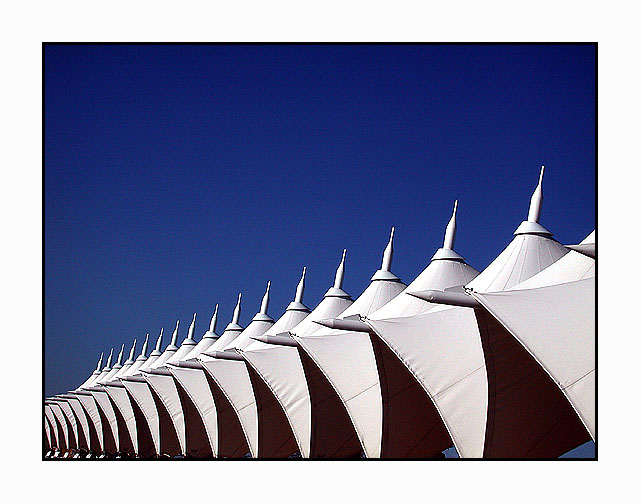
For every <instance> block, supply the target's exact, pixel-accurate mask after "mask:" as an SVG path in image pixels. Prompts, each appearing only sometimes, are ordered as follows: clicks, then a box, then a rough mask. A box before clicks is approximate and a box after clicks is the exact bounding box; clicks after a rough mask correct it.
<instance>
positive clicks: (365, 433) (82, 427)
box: [44, 169, 596, 458]
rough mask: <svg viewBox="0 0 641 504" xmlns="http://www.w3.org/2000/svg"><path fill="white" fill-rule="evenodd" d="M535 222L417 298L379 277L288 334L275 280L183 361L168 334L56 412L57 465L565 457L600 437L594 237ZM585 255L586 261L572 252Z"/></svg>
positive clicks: (50, 431) (191, 342)
mask: <svg viewBox="0 0 641 504" xmlns="http://www.w3.org/2000/svg"><path fill="white" fill-rule="evenodd" d="M542 176H543V169H542V170H541V177H540V178H539V184H538V186H537V188H536V190H535V192H534V194H533V195H532V199H531V202H530V211H529V214H528V219H527V220H526V221H524V222H522V223H521V225H519V226H518V228H517V230H516V231H515V233H514V235H515V236H514V238H513V239H512V241H511V243H510V244H509V245H508V246H507V247H506V248H505V250H503V252H501V254H499V256H498V257H497V258H496V259H495V260H494V261H493V262H492V263H491V264H490V265H489V266H488V267H487V268H486V269H485V270H484V271H483V272H481V273H479V272H478V271H476V270H475V269H474V268H473V267H471V266H469V265H468V264H467V263H466V262H465V260H464V258H463V257H462V256H461V255H459V254H458V253H457V252H455V251H454V240H455V235H456V204H455V207H454V212H453V214H452V218H451V220H450V221H449V223H448V225H447V229H446V232H445V240H444V243H443V247H442V248H439V249H438V250H437V251H436V253H435V254H434V256H433V257H432V260H431V262H430V263H429V265H428V266H427V267H426V268H425V270H424V271H423V272H422V273H421V274H420V275H419V276H418V277H417V278H416V279H414V281H412V282H411V283H410V284H409V285H405V284H404V283H403V282H402V281H401V280H400V279H399V278H398V277H397V276H396V275H394V274H393V273H392V272H391V263H392V256H393V236H394V228H392V233H391V235H390V238H389V242H388V244H387V247H386V248H385V251H384V253H383V262H382V265H381V268H380V269H379V270H377V271H376V272H375V273H374V275H373V277H372V279H371V283H370V284H369V286H368V287H367V289H365V291H364V292H363V293H362V294H361V295H360V296H358V298H356V299H355V300H353V299H352V297H351V296H350V295H349V294H348V293H346V292H345V291H344V290H343V289H342V285H343V277H344V271H345V270H344V267H345V251H343V256H342V258H341V261H340V264H339V266H338V269H337V271H336V276H335V279H334V284H333V286H332V287H331V288H329V289H328V291H327V292H326V293H325V296H324V297H323V299H322V300H321V302H320V303H319V304H318V306H316V307H315V308H314V309H313V310H310V309H309V308H307V306H305V305H304V304H303V291H304V282H305V272H306V271H305V269H303V273H302V277H301V279H300V282H299V283H298V286H297V288H296V295H295V298H294V300H293V301H292V302H291V303H290V304H289V306H288V307H287V310H286V311H285V313H284V314H283V315H282V316H281V317H280V318H279V319H278V320H276V321H274V320H273V319H272V317H270V316H269V315H268V313H267V312H268V304H269V290H270V283H269V282H268V284H267V290H266V292H265V295H264V297H263V300H262V303H261V306H260V310H259V311H258V313H256V315H255V316H254V317H253V319H252V321H251V323H250V324H249V325H248V326H247V327H246V328H243V327H241V326H240V325H239V316H240V306H241V296H240V295H239V296H238V302H237V304H236V307H235V309H234V314H233V317H232V321H231V323H229V324H228V325H227V327H226V328H225V330H224V331H223V333H222V334H221V335H220V336H219V335H217V334H216V320H217V315H218V306H216V310H215V312H214V315H213V317H212V319H211V324H210V327H209V330H208V331H207V332H205V334H204V335H203V337H202V339H201V340H200V341H199V342H196V341H195V339H194V327H195V320H196V314H194V318H193V320H192V322H191V325H190V327H189V331H188V334H187V337H186V338H185V340H184V341H183V342H182V344H181V345H180V346H177V338H178V323H176V328H175V330H174V332H173V335H172V338H171V342H170V344H169V346H167V347H166V348H165V350H164V351H162V352H161V344H162V336H163V333H162V331H161V333H160V336H159V337H158V340H157V342H156V346H155V349H154V350H153V351H152V352H151V353H150V354H149V355H148V356H147V347H148V338H149V335H147V338H146V339H145V342H144V344H143V347H142V351H141V353H140V355H138V357H137V358H134V354H135V347H136V341H135V340H134V344H133V345H132V347H131V350H130V353H129V358H128V359H127V360H126V361H125V362H124V363H122V359H123V352H124V345H123V346H122V348H121V350H120V353H119V355H118V358H117V362H116V364H115V365H114V366H113V367H112V365H111V364H112V354H113V350H112V353H110V354H109V357H108V359H107V364H106V366H105V367H104V368H102V369H101V366H102V356H101V358H100V360H99V361H98V367H97V368H96V370H95V371H94V372H93V374H92V375H91V376H90V377H89V378H88V379H87V380H86V381H85V382H84V383H83V384H82V385H80V386H79V387H78V388H77V389H76V390H73V391H70V392H68V393H67V394H62V395H58V396H55V397H51V398H48V399H47V400H46V401H45V408H44V409H45V420H44V429H45V444H46V450H47V451H49V450H53V452H49V454H51V453H55V454H56V456H62V455H61V454H64V456H71V455H72V454H73V453H76V454H77V455H76V456H79V454H81V453H85V452H89V453H92V454H96V455H102V456H113V455H119V456H137V457H157V456H169V457H174V456H187V457H196V458H208V457H243V456H251V457H256V458H287V457H292V456H301V457H304V458H308V457H309V458H349V457H360V456H365V457H371V458H431V457H439V456H441V453H442V452H443V451H444V450H446V449H447V448H449V447H451V446H454V447H455V448H456V451H457V452H458V454H459V455H460V456H461V457H465V458H481V457H484V458H514V457H515V458H553V457H558V456H560V455H562V454H563V453H565V452H567V451H569V450H571V449H572V448H575V447H577V446H579V445H581V444H583V443H585V442H587V441H589V440H591V439H592V440H594V439H595V428H596V425H595V413H596V412H595V346H594V345H595V326H594V324H595V311H594V310H595V290H594V289H595V285H594V281H595V236H594V235H595V233H594V232H592V233H591V234H590V235H589V236H588V237H587V238H586V239H585V240H584V241H583V242H581V244H579V245H576V246H573V247H565V246H563V245H561V244H560V243H558V242H557V241H555V240H554V239H553V238H552V233H550V232H549V231H548V230H547V229H546V228H544V227H543V226H542V225H541V224H539V216H540V210H541V202H542V193H541V182H542ZM572 249H574V250H572Z"/></svg>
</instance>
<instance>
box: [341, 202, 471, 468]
mask: <svg viewBox="0 0 641 504" xmlns="http://www.w3.org/2000/svg"><path fill="white" fill-rule="evenodd" d="M457 206H458V201H456V202H455V204H454V210H453V212H452V217H451V218H450V220H449V222H448V225H447V228H446V231H445V238H444V241H443V247H441V248H439V249H438V250H437V251H436V253H435V254H434V256H433V257H432V261H431V262H430V263H429V265H428V266H427V267H426V268H425V269H424V270H423V272H421V274H419V275H418V276H417V277H416V279H414V281H412V282H411V283H410V284H409V285H408V286H407V287H406V288H405V289H404V290H403V292H401V293H400V294H399V295H398V296H396V297H394V298H393V299H392V300H391V301H389V302H388V303H386V304H385V305H383V306H382V307H381V308H379V309H378V310H375V311H373V312H372V313H370V314H369V315H367V316H366V317H363V320H364V321H365V322H368V323H369V321H373V320H380V319H386V318H394V319H395V320H402V319H398V317H413V316H416V315H419V314H421V313H424V312H426V311H429V310H430V309H431V308H432V307H433V305H429V304H427V303H425V302H424V301H422V300H420V299H417V298H416V297H414V296H412V295H410V294H409V293H410V292H415V291H417V290H425V289H437V290H444V289H449V288H453V287H457V286H462V285H464V284H466V283H468V282H469V281H471V280H472V279H474V278H475V277H476V276H477V275H478V271H477V270H475V269H474V268H472V267H471V266H469V265H468V264H466V263H465V260H464V258H463V257H462V256H461V255H460V254H458V253H457V252H455V251H454V241H455V236H456V210H457ZM346 322H347V323H348V324H352V325H354V322H352V321H343V322H342V323H341V322H340V321H334V322H333V325H335V326H339V327H340V326H341V324H345V323H346ZM357 324H360V326H361V327H360V328H358V327H356V328H357V329H359V330H360V331H362V332H364V333H367V332H369V333H371V332H372V326H371V325H367V324H364V323H362V322H357ZM348 334H349V335H348V336H347V337H348V338H350V339H351V338H352V333H348ZM361 338H362V336H361ZM371 343H372V345H373V349H374V354H375V356H376V362H375V364H372V363H371V359H370V360H369V361H368V362H369V367H370V371H369V374H370V375H371V381H372V383H373V382H374V380H375V378H374V376H375V375H376V376H377V379H378V383H377V385H376V387H378V389H379V390H380V394H381V395H380V396H379V398H378V399H377V401H375V400H374V399H372V400H371V401H370V403H369V404H366V405H365V407H362V406H360V405H355V406H353V407H352V408H351V410H350V414H351V417H352V419H353V420H354V421H355V423H358V424H360V425H367V423H366V422H367V421H368V420H376V422H380V424H374V422H370V424H369V425H370V431H368V436H367V437H363V438H362V439H361V441H362V443H363V444H364V445H365V446H368V451H367V452H366V453H367V454H368V456H371V454H374V456H377V457H382V458H387V457H391V458H415V457H418V458H429V457H434V456H436V455H437V454H440V452H441V451H442V450H444V449H445V448H447V447H449V446H451V444H452V442H451V439H450V437H449V434H448V433H447V431H446V430H445V428H444V426H443V425H442V421H441V419H440V416H439V414H438V412H437V411H436V409H435V408H434V406H433V404H432V402H431V400H430V399H429V397H428V396H427V394H425V391H424V390H423V389H422V388H421V387H420V385H419V384H418V381H417V380H416V379H415V377H414V376H413V375H412V374H411V373H410V372H409V370H408V369H407V368H406V367H405V366H404V364H403V361H402V359H399V358H398V356H397V355H396V354H394V353H393V352H391V351H390V349H389V348H387V346H386V345H384V344H382V341H381V340H380V339H379V338H378V337H377V336H376V335H375V334H372V335H371ZM359 366H362V364H360V365H359ZM359 369H360V367H359ZM359 385H360V387H361V388H354V389H353V390H352V392H351V393H352V394H354V395H359V394H360V393H362V392H365V391H366V390H367V387H372V385H371V384H370V383H369V382H364V383H362V384H359ZM359 406H360V407H359ZM374 407H377V408H378V409H377V415H378V416H373V415H372V412H371V410H372V409H373V408H374Z"/></svg>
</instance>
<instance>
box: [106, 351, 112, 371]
mask: <svg viewBox="0 0 641 504" xmlns="http://www.w3.org/2000/svg"><path fill="white" fill-rule="evenodd" d="M113 355H114V349H113V347H112V348H111V350H110V351H109V357H107V365H106V366H105V369H111V358H112V357H113Z"/></svg>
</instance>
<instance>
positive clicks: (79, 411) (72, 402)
mask: <svg viewBox="0 0 641 504" xmlns="http://www.w3.org/2000/svg"><path fill="white" fill-rule="evenodd" d="M59 397H61V398H62V399H64V400H65V401H67V403H68V404H69V406H70V407H71V409H72V410H73V413H74V415H75V417H76V421H77V424H78V426H79V431H80V432H79V439H84V441H85V442H86V444H87V446H86V449H87V450H88V451H93V452H96V453H99V452H100V451H101V448H100V443H99V442H98V437H97V434H96V427H95V426H94V425H93V422H91V420H90V419H89V417H88V416H87V413H86V411H85V409H84V408H83V406H82V404H81V402H80V399H78V397H77V396H75V395H72V394H62V395H61V396H59ZM79 444H80V442H79Z"/></svg>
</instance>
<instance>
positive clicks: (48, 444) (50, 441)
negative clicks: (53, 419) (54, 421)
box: [44, 414, 54, 456]
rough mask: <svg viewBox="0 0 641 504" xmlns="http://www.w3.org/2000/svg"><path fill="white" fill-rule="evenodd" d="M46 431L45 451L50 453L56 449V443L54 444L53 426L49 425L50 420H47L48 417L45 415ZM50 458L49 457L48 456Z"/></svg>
mask: <svg viewBox="0 0 641 504" xmlns="http://www.w3.org/2000/svg"><path fill="white" fill-rule="evenodd" d="M44 429H45V451H46V452H47V453H49V452H50V451H51V450H53V447H54V442H53V437H52V436H53V433H52V432H51V430H52V429H51V424H50V423H49V419H48V418H47V415H46V414H45V415H44ZM47 456H48V455H47Z"/></svg>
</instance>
